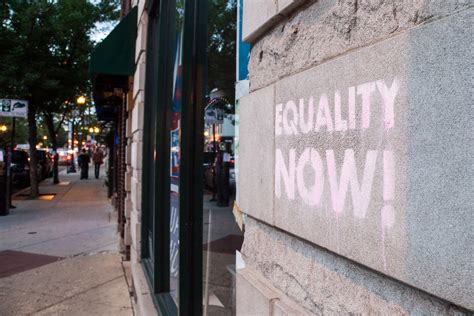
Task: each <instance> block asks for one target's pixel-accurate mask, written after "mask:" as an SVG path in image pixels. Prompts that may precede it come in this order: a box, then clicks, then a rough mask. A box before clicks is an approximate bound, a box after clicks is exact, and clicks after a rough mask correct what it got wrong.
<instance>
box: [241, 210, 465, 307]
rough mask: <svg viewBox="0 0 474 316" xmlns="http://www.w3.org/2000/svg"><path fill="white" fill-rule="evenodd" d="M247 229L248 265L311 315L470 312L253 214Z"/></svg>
mask: <svg viewBox="0 0 474 316" xmlns="http://www.w3.org/2000/svg"><path fill="white" fill-rule="evenodd" d="M245 227H246V232H245V239H244V245H243V248H242V253H243V254H244V255H245V262H246V265H247V267H246V269H255V270H256V271H258V272H259V273H260V274H261V275H262V276H263V277H265V278H266V279H267V280H269V282H270V283H271V284H273V285H274V286H275V287H277V288H278V289H279V290H280V291H281V292H283V293H285V294H286V296H287V297H288V298H289V299H291V300H293V301H294V302H296V303H298V304H299V305H300V306H302V307H304V308H305V309H307V310H308V311H310V312H311V313H313V314H316V315H341V314H361V315H407V314H412V315H465V314H468V313H467V311H465V310H462V309H458V308H456V307H454V306H452V305H451V304H449V303H446V302H444V301H441V300H439V299H436V298H435V297H433V296H430V295H428V294H426V293H424V292H422V291H419V290H416V289H414V288H412V287H408V286H406V285H405V284H402V283H399V282H397V281H394V280H393V279H389V278H386V277H385V276H384V275H382V274H379V273H374V272H373V271H371V270H368V269H366V268H365V267H363V266H361V265H358V264H356V263H354V262H351V261H349V260H347V259H345V258H343V257H340V256H338V255H335V254H334V253H331V252H329V251H327V250H325V249H323V248H320V247H317V246H314V245H311V244H309V243H306V242H304V241H302V240H301V239H298V238H295V237H291V236H289V235H287V234H285V233H283V232H281V231H278V230H275V229H274V228H272V227H270V226H268V225H266V224H263V223H260V222H258V221H256V220H253V219H251V218H247V220H246V226H245ZM237 286H239V283H237ZM238 291H239V288H237V293H238ZM237 298H239V297H237ZM241 304H246V301H240V300H238V301H237V306H239V305H241ZM276 311H278V307H277V308H275V312H276ZM261 315H263V314H261ZM296 315H299V314H296Z"/></svg>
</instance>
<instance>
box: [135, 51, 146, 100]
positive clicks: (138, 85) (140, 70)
mask: <svg viewBox="0 0 474 316" xmlns="http://www.w3.org/2000/svg"><path fill="white" fill-rule="evenodd" d="M145 55H146V54H145V53H141V54H140V56H139V58H138V61H137V64H136V67H135V75H134V79H133V98H134V99H136V97H137V94H138V93H139V92H140V91H143V90H144V89H145V70H146V66H145V60H146V57H145Z"/></svg>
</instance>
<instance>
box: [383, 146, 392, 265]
mask: <svg viewBox="0 0 474 316" xmlns="http://www.w3.org/2000/svg"><path fill="white" fill-rule="evenodd" d="M394 199H395V159H394V157H393V151H389V150H384V152H383V201H384V205H383V207H382V210H381V212H380V213H381V214H380V215H381V224H382V225H381V226H382V257H383V266H384V270H387V260H386V257H385V232H386V230H388V229H390V228H391V227H392V226H393V224H394V223H395V209H394V208H393V205H392V202H393V200H394Z"/></svg>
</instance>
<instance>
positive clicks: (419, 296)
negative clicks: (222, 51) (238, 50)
mask: <svg viewBox="0 0 474 316" xmlns="http://www.w3.org/2000/svg"><path fill="white" fill-rule="evenodd" d="M280 2H281V3H282V1H280ZM280 2H278V1H264V0H262V1H255V2H254V1H252V0H247V1H245V2H244V37H245V36H246V39H247V40H248V41H250V42H251V43H252V50H251V57H250V61H249V78H250V90H251V93H250V95H248V96H246V97H244V98H242V99H241V100H240V104H241V107H240V115H241V120H240V161H239V169H240V170H239V172H240V174H239V183H238V189H239V198H238V204H239V206H240V209H241V210H242V211H243V212H244V213H246V214H247V215H248V216H247V220H246V233H245V238H244V245H243V249H242V252H243V255H244V256H245V257H246V263H247V267H246V270H247V271H251V272H250V273H251V274H253V275H259V276H260V277H262V278H263V280H264V281H261V282H264V283H266V286H267V287H268V288H271V287H274V288H276V289H278V290H279V291H281V293H284V295H285V296H286V299H287V300H289V301H291V302H293V303H295V304H296V305H298V306H300V307H303V308H305V309H306V311H307V312H309V313H313V314H326V313H330V314H331V313H361V314H372V313H373V314H456V313H460V314H464V313H469V312H470V311H472V310H473V309H474V305H473V304H472V297H474V288H473V284H474V280H473V275H472V273H471V272H470V271H473V269H474V266H473V260H472V256H469V255H466V252H469V250H468V249H469V248H468V247H469V245H472V242H473V241H474V235H473V232H472V229H471V228H470V225H472V221H470V220H468V219H469V218H472V216H471V215H470V214H471V206H472V204H473V201H472V196H474V192H473V191H474V190H473V187H472V185H471V184H470V182H471V181H472V178H473V176H474V174H473V171H472V168H470V166H472V164H473V158H472V157H474V156H473V155H472V150H471V148H472V137H471V135H470V134H471V133H470V131H472V119H473V117H472V113H471V112H472V111H471V108H470V106H468V105H469V104H472V98H471V96H470V94H469V91H470V89H471V87H470V85H471V84H472V80H471V79H472V77H471V73H472V62H471V60H472V49H470V48H471V46H472V45H471V44H470V42H471V40H470V38H471V34H472V17H473V5H472V2H471V1H458V0H450V1H422V0H419V1H418V0H417V1H414V0H406V1H404V0H401V1H384V0H377V1H376V0H373V1H371V0H366V1H362V0H352V1H336V0H320V1H286V2H288V3H289V4H290V6H289V7H288V8H286V9H284V10H280V9H279V6H278V5H279V3H280ZM246 6H247V9H245V7H246ZM257 6H261V7H259V8H260V9H259V11H256V8H257ZM252 8H253V9H252ZM261 12H267V13H268V14H261ZM246 14H247V16H245V15H246ZM254 15H260V16H259V17H258V19H256V18H255V19H254ZM246 21H247V22H246ZM245 23H247V26H245ZM256 118H258V120H257V119H256ZM245 276H246V274H242V276H241V282H240V284H241V285H242V286H248V284H253V283H252V281H251V279H252V277H249V278H248V279H249V280H250V281H249V280H247V281H245V282H244V281H243V280H245V279H246V278H245ZM237 286H238V287H239V283H238V285H237ZM257 290H258V291H260V290H259V287H257ZM237 293H239V288H237ZM261 293H262V295H254V296H253V298H254V299H257V298H262V297H267V296H268V295H267V296H266V295H265V291H263V292H261ZM238 299H239V296H238ZM260 301H261V303H262V304H263V305H262V306H267V307H268V306H270V307H269V309H268V310H271V312H268V313H267V312H265V313H264V314H270V315H274V314H276V310H277V309H274V308H273V307H272V306H274V304H273V303H272V304H273V305H272V304H270V305H268V297H267V298H265V299H260ZM270 301H271V300H270ZM240 304H246V303H245V301H238V302H237V306H239V305H240ZM244 314H245V313H241V315H244Z"/></svg>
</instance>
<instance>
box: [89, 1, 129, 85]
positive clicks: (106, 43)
mask: <svg viewBox="0 0 474 316" xmlns="http://www.w3.org/2000/svg"><path fill="white" fill-rule="evenodd" d="M136 38H137V7H134V8H133V9H132V10H131V11H130V12H129V13H128V14H127V15H126V16H125V17H124V18H123V19H122V20H121V21H120V23H119V24H118V25H117V26H116V27H115V28H114V29H113V30H112V32H110V34H109V35H108V36H107V37H106V38H105V39H104V40H103V41H102V42H100V43H99V44H97V46H96V47H95V48H94V50H93V51H92V54H91V60H90V64H89V72H90V73H91V74H92V75H101V74H104V75H114V76H130V75H133V73H134V71H135V41H136Z"/></svg>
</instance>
